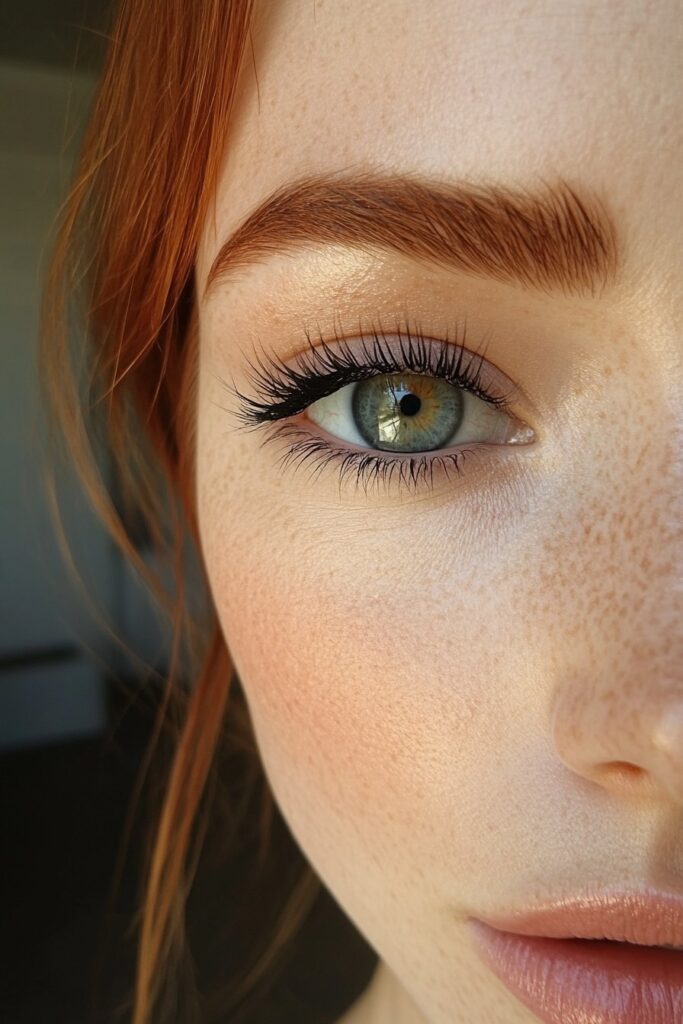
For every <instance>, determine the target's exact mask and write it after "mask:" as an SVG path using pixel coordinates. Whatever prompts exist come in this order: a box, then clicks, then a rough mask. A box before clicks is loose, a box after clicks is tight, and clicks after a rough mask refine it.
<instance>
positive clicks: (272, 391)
mask: <svg viewBox="0 0 683 1024" xmlns="http://www.w3.org/2000/svg"><path fill="white" fill-rule="evenodd" d="M305 334H306V338H307V342H308V348H307V349H305V350H304V351H303V352H300V353H299V354H298V355H297V356H296V357H294V359H293V361H292V363H291V365H288V364H286V363H284V362H283V361H282V360H280V359H279V358H278V357H277V356H275V355H272V354H271V353H268V352H265V351H263V350H262V351H263V359H261V358H260V357H259V356H258V355H257V354H255V362H256V365H254V362H252V361H251V360H250V359H249V358H247V363H248V366H249V367H250V373H249V375H250V377H251V380H252V383H253V384H254V386H255V388H256V389H257V391H259V392H260V393H261V394H262V395H263V396H264V397H267V399H268V400H267V401H259V400H256V401H255V400H254V399H251V398H249V397H248V396H246V395H243V394H241V393H240V392H239V391H237V389H236V388H233V389H232V390H233V392H234V393H235V394H237V396H238V398H239V399H240V401H241V403H242V406H243V408H249V407H251V408H256V407H257V406H260V407H261V409H262V414H261V415H262V418H263V419H271V420H272V419H277V418H282V417H284V416H285V415H296V414H297V413H298V412H301V411H303V409H304V408H306V407H307V404H310V402H308V403H306V405H304V404H301V403H300V408H292V410H291V412H289V413H287V414H285V413H279V414H278V415H275V414H274V413H273V411H272V410H279V409H281V408H283V407H286V406H287V403H288V398H289V396H290V395H291V394H292V393H293V392H294V391H295V390H296V387H297V384H298V386H300V387H306V386H307V383H306V382H307V381H308V380H309V379H311V378H320V377H321V376H322V375H323V374H321V370H323V369H324V368H325V367H326V365H327V366H328V368H329V369H330V370H331V371H332V370H334V369H336V368H337V366H338V364H339V363H340V362H342V363H344V369H345V370H349V363H351V362H355V363H356V364H357V366H358V367H359V373H360V374H362V375H363V376H359V377H358V378H356V379H363V377H367V376H373V375H374V374H376V373H381V372H382V370H383V369H385V372H396V371H397V370H400V369H403V368H407V369H411V370H413V372H425V373H431V374H434V373H435V371H436V373H437V374H438V371H439V369H442V370H444V369H448V368H450V369H453V368H454V366H455V365H457V367H458V368H461V367H462V370H463V373H467V371H468V370H469V369H470V368H471V366H472V364H473V363H474V362H475V360H479V365H481V366H484V367H486V369H487V372H489V374H490V375H491V376H492V377H493V378H498V380H499V382H500V379H501V378H504V386H503V387H500V388H498V389H497V390H498V391H499V392H501V394H503V395H505V396H506V398H507V400H506V401H503V398H502V397H501V398H499V399H498V401H499V402H500V405H501V406H502V407H507V406H509V405H510V404H511V403H512V402H517V401H519V402H521V403H523V404H525V405H526V404H527V403H526V402H524V398H525V397H526V396H525V394H524V392H523V390H522V389H521V388H520V386H519V385H518V384H516V383H515V382H514V381H512V380H511V378H509V377H507V375H506V374H504V373H503V371H501V370H500V369H499V368H498V367H497V366H495V365H494V364H493V363H492V362H491V361H490V360H489V359H488V358H486V355H485V352H486V351H487V350H488V344H487V346H486V347H485V349H484V351H483V352H482V351H478V350H477V349H476V348H470V347H468V346H467V340H468V335H467V320H466V318H464V319H462V320H459V321H456V322H455V328H454V331H453V330H451V329H444V330H443V332H442V336H441V337H439V336H438V335H437V334H434V335H432V334H431V333H430V334H427V333H426V332H423V331H422V329H421V328H420V327H419V325H413V324H411V323H410V321H409V319H408V318H407V317H406V318H404V320H403V321H399V322H397V323H396V324H395V325H394V326H393V328H392V329H391V330H386V329H385V327H384V326H383V325H382V324H381V323H380V324H379V325H376V324H373V325H371V326H370V327H369V328H368V327H366V328H365V329H363V327H362V325H361V324H359V327H358V331H357V333H356V334H355V335H354V336H351V337H349V336H347V335H340V334H339V333H338V332H337V331H336V330H335V332H334V342H336V343H337V344H336V345H335V344H334V342H331V341H329V340H328V339H327V338H325V337H324V335H323V334H322V333H321V332H320V331H319V332H318V334H319V337H318V344H315V343H314V342H313V338H312V333H311V332H310V331H309V330H306V331H305ZM337 349H338V350H339V351H340V352H342V353H343V354H344V357H345V358H344V359H341V358H340V357H339V356H337V354H336V350H337ZM355 349H358V350H359V351H358V353H357V354H354V350H355ZM321 352H322V354H321ZM358 355H360V356H361V358H358V357H357V356H358ZM399 355H400V357H401V358H397V356H399ZM373 357H378V358H374V359H373ZM386 357H389V358H388V359H386ZM392 357H393V358H392ZM407 357H408V358H407ZM413 357H416V358H413ZM383 359H386V363H385V366H382V362H383ZM456 359H457V363H454V360H456ZM401 360H403V362H402V361H401ZM463 360H467V361H466V362H465V363H464V366H463ZM386 364H388V368H387V366H386ZM419 366H422V370H421V371H420V370H419V369H415V367H419ZM366 371H367V372H366ZM442 376H445V374H442ZM352 379H353V377H352V376H351V371H350V370H349V372H348V373H346V379H345V380H344V381H342V382H337V383H336V387H331V388H330V390H329V391H327V392H326V394H331V393H333V392H334V391H335V390H337V388H338V387H341V386H342V385H343V384H345V383H350V382H351V380H352ZM308 386H309V387H311V385H308ZM278 392H279V393H280V398H281V400H280V401H277V394H278ZM484 392H486V389H484ZM474 393H475V394H477V393H478V392H476V391H475V392H474ZM479 394H480V397H483V398H484V400H488V401H490V402H491V404H494V402H492V401H491V399H490V397H488V398H486V397H484V393H483V392H480V393H479ZM322 397H325V395H324V394H323V392H322V391H321V390H320V388H318V393H317V394H316V395H315V396H314V397H311V400H310V401H314V400H315V399H316V398H322ZM238 415H239V414H238ZM256 415H257V414H254V415H249V414H247V415H246V417H245V418H246V419H247V421H249V420H251V421H253V420H254V419H255V416H256Z"/></svg>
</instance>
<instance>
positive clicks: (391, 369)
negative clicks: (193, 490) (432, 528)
mask: <svg viewBox="0 0 683 1024" xmlns="http://www.w3.org/2000/svg"><path fill="white" fill-rule="evenodd" d="M445 333H446V337H442V338H440V339H438V338H432V337H429V336H426V335H424V334H423V333H422V332H421V331H420V330H415V329H413V330H410V329H409V328H408V326H407V325H406V326H403V325H402V324H397V327H396V330H395V332H393V333H391V334H387V333H386V332H385V331H384V330H382V329H381V327H380V328H374V327H372V328H371V329H370V331H368V332H367V333H361V334H359V335H358V336H357V337H356V338H355V339H352V340H349V339H347V338H345V337H339V336H338V335H337V334H336V333H335V336H334V337H335V343H333V344H330V343H329V342H328V341H327V339H325V338H324V337H323V336H322V335H320V337H319V340H318V343H317V344H314V342H313V340H312V339H311V337H310V336H309V335H308V334H306V340H307V342H308V348H307V349H305V350H304V351H303V352H302V353H301V354H300V355H299V356H298V357H297V359H296V361H295V362H294V363H292V364H285V363H282V362H281V361H280V360H279V359H277V358H276V357H274V356H273V355H272V354H268V353H262V355H261V356H260V357H258V358H257V360H256V362H251V361H250V360H247V365H248V370H249V373H248V375H249V377H250V380H251V382H252V385H253V387H254V389H255V391H256V393H257V397H251V396H249V395H244V394H242V393H241V392H240V391H239V390H238V389H237V388H235V387H234V385H233V387H232V388H230V387H229V385H227V384H226V383H225V381H221V383H222V384H223V385H224V386H225V387H226V388H227V389H228V391H230V392H231V394H233V395H234V396H235V397H236V398H237V400H238V403H239V405H238V409H237V412H236V416H237V419H238V421H239V422H240V423H241V425H242V427H243V428H244V429H247V430H251V429H256V430H261V429H264V430H265V431H266V434H265V436H264V439H263V443H264V444H270V443H274V442H280V441H285V442H287V446H286V448H285V451H284V453H283V455H282V457H281V460H280V466H281V468H282V469H283V470H284V469H286V468H289V467H293V469H294V470H295V471H296V470H298V469H299V468H300V467H302V466H305V467H307V468H309V469H311V477H313V476H317V474H319V473H321V472H323V471H325V470H327V469H328V468H332V467H336V468H337V469H338V477H339V482H340V486H341V484H342V482H344V481H346V480H347V479H354V478H355V480H356V482H357V483H360V484H362V485H363V487H364V488H365V489H366V490H367V487H368V485H369V484H377V483H382V484H384V485H385V486H386V488H387V489H388V488H389V487H390V486H392V485H393V484H394V482H396V483H397V485H398V486H399V488H400V487H401V486H402V485H405V486H406V487H408V489H409V490H417V489H418V488H419V487H421V486H426V487H429V488H431V487H434V486H435V479H436V478H438V476H439V475H440V474H441V475H443V476H444V477H445V478H446V479H450V476H449V473H450V470H451V469H452V470H455V472H456V473H457V474H460V473H462V472H463V469H462V463H463V462H464V461H465V456H467V455H473V454H480V455H482V457H484V456H485V455H486V453H487V452H488V451H490V447H491V446H501V445H508V444H510V445H523V444H524V445H526V444H530V443H532V442H533V441H534V440H535V436H536V435H535V432H534V430H533V429H532V428H531V427H530V426H528V425H527V424H526V423H523V422H522V421H521V420H520V419H518V418H517V417H516V416H515V415H514V414H513V413H512V411H511V409H512V406H513V405H514V404H515V403H516V401H520V402H521V394H522V392H521V390H520V389H519V388H518V387H517V385H515V384H514V383H513V382H512V381H511V380H510V378H508V377H506V376H505V374H503V373H502V372H501V371H500V370H498V369H497V368H496V367H495V366H494V365H493V364H491V363H490V362H487V361H486V360H485V359H484V356H483V354H478V353H476V352H474V351H473V350H472V349H470V348H468V347H467V345H466V344H465V338H466V327H465V324H464V322H463V324H462V325H458V324H456V327H455V332H454V336H449V332H445ZM463 445H465V446H467V445H471V446H472V447H463ZM350 446H352V447H350Z"/></svg>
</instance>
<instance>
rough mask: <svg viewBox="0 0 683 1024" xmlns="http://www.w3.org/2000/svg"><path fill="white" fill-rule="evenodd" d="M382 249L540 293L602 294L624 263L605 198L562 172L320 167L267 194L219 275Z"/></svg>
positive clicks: (224, 253) (218, 266) (218, 267)
mask: <svg viewBox="0 0 683 1024" xmlns="http://www.w3.org/2000/svg"><path fill="white" fill-rule="evenodd" d="M320 243H323V244H329V245H346V246H351V247H356V248H361V249H365V250H374V249H380V250H385V251H393V252H398V253H399V254H401V255H403V256H408V257H412V258H416V259H418V260H423V261H426V262H431V263H436V264H438V265H441V266H445V267H447V268H449V269H451V270H458V271H461V272H464V273H466V274H473V275H475V276H479V277H489V278H493V279H494V280H497V281H504V282H516V283H520V284H522V285H524V286H527V287H531V288H537V289H540V290H542V291H552V290H554V289H560V291H562V292H564V293H565V294H567V295H575V296H581V295H585V294H587V293H590V294H591V295H592V296H595V295H596V294H598V293H601V292H602V291H603V290H604V289H605V288H606V287H607V286H609V285H610V284H613V283H614V282H615V280H616V277H617V270H618V267H619V265H620V253H619V246H618V242H617V232H616V228H615V223H614V220H613V219H612V217H611V215H610V213H609V211H608V209H607V207H606V205H605V203H604V201H602V200H601V199H600V198H599V197H598V195H597V194H596V193H595V192H593V191H592V190H590V189H587V188H585V187H580V186H574V185H572V184H570V183H569V182H568V181H566V180H565V179H563V178H559V179H557V181H555V182H552V183H550V182H547V181H545V180H544V179H541V184H540V185H539V186H538V187H536V188H534V189H532V188H529V187H526V188H522V187H510V186H506V185H500V184H495V183H494V184H479V183H469V182H447V183H443V182H438V181H430V180H427V179H425V178H421V177H417V176H414V175H397V174H391V175H385V174H378V173H372V172H366V173H354V174H329V175H315V176H306V177H302V178H299V179H298V180H296V181H292V182H289V183H287V184H285V185H283V186H281V187H280V188H278V189H277V190H276V191H274V192H273V193H272V194H271V195H270V196H268V197H267V198H266V199H265V200H264V201H263V202H262V203H261V204H260V205H259V206H258V207H257V208H256V209H255V210H254V211H253V212H252V213H250V214H249V215H248V216H247V218H246V219H245V220H244V221H243V222H242V224H241V225H240V226H239V227H238V228H237V229H236V230H235V231H234V232H233V233H232V234H231V235H230V237H229V238H228V239H227V241H226V242H224V244H223V245H222V246H221V248H220V250H219V252H218V254H217V256H216V257H215V259H214V261H213V263H212V265H211V269H210V270H209V273H208V276H207V280H206V285H205V291H204V294H205V295H206V294H207V293H208V292H209V290H210V289H211V288H212V287H213V285H214V284H215V283H216V282H217V281H218V279H219V278H223V277H225V276H226V275H228V274H230V273H231V272H232V271H234V270H236V269H238V268H244V267H247V266H248V265H250V264H252V263H257V262H261V261H263V260H264V259H267V258H268V257H270V256H273V255H278V254H280V253H281V252H285V251H291V250H292V249H296V248H297V247H299V246H304V245H307V244H308V245H311V244H320Z"/></svg>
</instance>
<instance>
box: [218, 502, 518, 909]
mask: <svg viewBox="0 0 683 1024" xmlns="http://www.w3.org/2000/svg"><path fill="white" fill-rule="evenodd" d="M208 491H209V489H208V488H207V493H208ZM235 494H236V492H235V491H232V494H231V496H230V498H229V499H228V498H227V496H226V499H225V500H222V499H221V498H220V497H218V498H216V496H215V492H214V496H213V497H212V498H211V499H210V500H209V499H207V500H206V502H205V505H204V512H203V514H202V517H201V522H202V547H203V552H204V557H205V561H206V565H207V571H208V574H209V580H210V584H211V589H212V594H213V599H214V602H215V605H216V609H217V612H218V615H219V618H220V622H221V625H222V628H223V632H224V635H225V638H226V642H227V645H228V648H229V650H230V651H231V654H232V657H233V660H234V663H235V667H236V669H237V672H238V674H239V676H240V680H241V682H242V685H243V688H244V691H245V695H246V698H247V701H248V704H249V708H250V712H251V717H252V721H253V724H254V729H255V732H256V736H257V741H258V745H259V750H260V752H261V757H262V760H263V764H264V768H265V770H266V773H267V775H268V777H269V781H270V784H271V788H272V789H273V792H274V794H275V796H276V799H277V800H278V804H279V806H280V809H281V810H282V813H283V815H284V817H285V818H286V819H287V821H288V824H289V826H290V828H291V830H292V832H293V834H294V835H295V836H296V838H297V839H298V841H299V842H300V844H301V846H302V848H303V849H304V850H305V852H306V854H307V856H308V857H309V859H310V860H311V862H312V863H313V864H314V866H315V867H316V868H317V870H318V871H319V872H320V874H321V875H322V876H323V877H324V878H325V879H326V880H327V881H328V882H329V884H330V886H331V888H332V890H333V891H334V889H335V887H336V884H337V883H339V884H340V885H341V886H342V887H343V891H344V902H345V903H346V904H347V905H349V903H350V904H351V905H353V899H352V898H349V894H348V887H349V886H354V885H356V884H359V883H358V880H357V879H347V877H346V871H347V868H346V865H347V864H352V863H356V864H358V863H359V862H360V863H363V864H364V865H365V866H366V868H367V872H366V877H367V878H370V877H372V876H373V873H374V872H376V874H377V881H378V882H383V883H384V884H386V881H387V878H388V877H391V876H392V875H394V874H395V876H396V878H399V877H400V878H402V879H403V882H402V885H401V889H402V890H405V884H406V882H405V880H406V878H407V877H414V878H415V880H416V885H419V888H418V889H416V890H415V891H416V892H419V893H420V897H421V898H422V899H424V898H428V897H429V891H430V888H429V887H430V886H433V887H434V897H435V899H436V894H437V893H438V892H439V891H440V894H441V898H443V893H444V888H443V887H444V885H446V886H452V884H453V862H454V858H457V862H458V863H460V864H464V865H471V868H470V869H468V868H465V870H464V871H463V872H462V873H461V875H460V881H461V883H462V884H463V885H464V886H465V888H466V887H467V871H468V870H471V871H472V884H473V885H474V884H475V882H476V879H477V878H478V877H480V873H481V870H482V866H483V858H485V857H486V853H485V851H486V849H487V848H488V846H489V845H490V844H489V843H488V842H485V843H483V842H482V835H484V836H487V833H486V832H485V831H483V830H484V829H485V825H484V823H483V820H486V819H487V818H488V820H491V818H492V817H495V813H496V812H495V811H493V812H492V813H490V814H488V815H486V814H485V815H484V819H482V814H481V810H482V805H483V802H484V801H485V799H486V794H487V793H488V794H490V793H491V792H495V787H496V779H497V780H498V782H499V783H500V781H501V778H505V779H506V781H507V783H509V780H510V772H512V771H514V768H513V767H512V766H511V767H510V772H508V771H507V770H506V768H505V767H504V766H503V767H501V756H500V754H499V753H497V752H498V751H500V750H501V749H504V748H505V746H506V740H505V729H506V728H507V730H508V740H507V746H508V747H509V723H510V715H509V713H506V711H505V710H503V705H504V699H505V695H506V692H508V695H509V690H508V691H506V687H505V686H504V685H501V681H502V680H503V679H505V678H506V677H507V678H510V677H511V678H518V679H519V678H524V677H525V675H526V672H528V670H529V653H528V647H527V650H526V654H525V661H524V664H517V665H516V666H515V665H514V664H513V662H512V660H511V659H512V658H513V654H512V653H511V652H512V650H513V648H514V649H516V648H517V646H518V640H519V600H520V595H519V591H518V588H517V587H516V586H513V585H512V583H511V582H510V580H511V579H512V578H516V579H517V580H519V573H510V572H509V571H507V570H508V569H509V563H505V558H504V556H501V553H500V552H499V556H500V557H501V562H502V563H505V568H503V567H502V565H501V564H500V563H499V564H498V565H497V566H496V567H494V566H493V565H492V564H491V563H490V562H489V563H488V564H485V565H484V567H483V568H482V565H481V560H480V558H479V557H478V556H473V557H471V558H468V557H467V556H466V554H464V552H465V551H467V548H466V547H464V548H462V549H461V548H459V547H458V545H453V550H454V553H453V554H451V555H450V556H449V558H450V560H449V562H448V564H445V563H444V558H445V549H444V545H443V544H441V543H432V544H430V543H428V542H427V543H425V541H424V537H425V533H426V531H425V528H424V520H423V519H422V518H421V516H420V515H419V514H418V515H416V516H415V517H414V519H413V520H412V521H411V522H410V524H408V525H406V526H404V527H403V528H402V529H401V528H399V527H396V526H395V528H394V529H393V530H391V531H389V530H377V529H374V528H373V527H372V525H371V524H372V513H371V512H370V511H369V512H368V513H367V523H368V526H369V528H364V529H349V527H348V526H347V525H346V526H345V525H344V521H343V520H338V521H337V526H336V529H335V528H331V527H330V526H329V524H328V525H324V524H322V523H320V522H316V520H315V519H312V520H309V521H306V518H305V515H304V514H302V512H301V510H300V509H299V510H298V511H296V510H293V511H292V512H291V514H290V515H288V513H287V511H286V509H285V510H283V507H282V506H281V505H280V506H277V511H276V503H275V502H274V501H273V497H272V495H271V497H270V499H269V500H268V499H266V500H265V501H264V502H263V503H262V504H261V505H259V506H258V507H259V514H258V516H253V515H251V516H250V515H248V514H246V509H244V510H240V508H239V507H238V505H236V504H235ZM242 512H244V514H242ZM438 515H439V517H440V525H437V523H436V522H435V523H434V528H433V531H431V532H432V536H437V537H438V536H443V531H444V529H448V523H449V520H451V521H452V519H453V514H452V509H451V507H450V506H449V507H448V508H444V509H442V510H441V511H440V512H439V513H438ZM406 522H407V521H406ZM527 607H528V606H527ZM516 656H517V658H521V655H520V654H517V655H516ZM518 762H519V759H518V758H517V763H518ZM507 802H508V807H511V806H512V804H513V803H514V798H512V800H511V799H510V797H509V795H508V798H507ZM521 810H522V811H523V808H521ZM355 874H356V875H357V874H358V872H357V870H356V872H355ZM366 884H369V883H367V882H366ZM373 892H375V893H377V892H378V890H377V889H373ZM375 907H376V908H377V907H378V903H377V899H376V900H375Z"/></svg>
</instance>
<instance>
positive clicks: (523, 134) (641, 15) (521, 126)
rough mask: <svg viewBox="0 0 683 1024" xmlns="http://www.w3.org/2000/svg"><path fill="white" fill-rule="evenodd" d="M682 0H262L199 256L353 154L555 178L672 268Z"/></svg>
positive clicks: (435, 170)
mask: <svg viewBox="0 0 683 1024" xmlns="http://www.w3.org/2000/svg"><path fill="white" fill-rule="evenodd" d="M676 6H677V5H676V4H675V3H673V2H671V3H669V2H662V3H658V4H654V5H649V4H643V3H642V2H641V3H630V2H624V0H608V2H599V0H589V2H583V3H579V2H571V0H554V2H548V0H532V2H527V3H522V2H515V0H512V2H510V0H500V2H499V0H487V2H486V3H482V4H473V3H470V2H467V3H465V2H459V0H430V2H429V3H422V2H420V3H417V2H415V0H375V2H374V3H372V4H368V3H367V0H343V2H341V0H271V2H265V0H262V2H260V3H257V8H256V12H255V15H256V16H255V22H254V28H253V33H252V42H253V48H250V50H249V52H248V53H247V57H246V60H245V65H244V69H243V74H242V77H241V83H240V90H239V98H238V103H237V106H236V110H235V116H234V118H233V121H232V123H231V128H230V133H229V138H228V145H227V147H226V153H225V159H224V162H223V167H222V172H221V176H220V178H219V184H218V189H217V194H216V201H217V202H216V217H215V218H210V222H211V223H210V224H208V223H207V229H206V231H205V234H204V238H203V243H202V247H201V250H200V261H199V262H200V267H201V265H202V264H205V265H206V266H208V264H209V263H210V261H211V258H212V256H213V255H215V252H216V249H217V248H218V247H219V245H220V242H221V240H222V239H223V238H225V236H226V235H227V234H228V233H229V232H230V231H231V230H232V229H233V228H234V227H235V226H236V225H237V224H238V223H239V222H240V221H241V220H242V219H243V218H244V217H245V216H246V215H247V214H248V213H249V212H250V211H251V210H253V209H254V208H255V207H256V206H257V205H258V204H259V203H260V202H261V201H262V200H263V199H264V198H265V197H266V196H267V195H269V193H271V192H272V191H273V190H274V189H275V188H277V187H279V186H280V185H282V184H283V183H285V182H287V181H289V180H291V179H293V178H296V177H297V176H299V175H301V174H310V173H317V172H321V173H324V172H328V171H338V170H340V169H347V170H351V169H354V168H375V169H381V170H389V171H409V172H413V171H414V172H417V173H423V174H426V175H428V176H430V177H432V178H434V177H436V178H442V179H444V180H462V179H465V180H472V181H479V180H482V179H486V180H489V181H501V182H506V183H517V184H519V185H522V186H523V185H524V184H526V183H529V182H530V180H531V179H535V180H538V178H539V176H540V177H546V178H549V179H552V178H553V177H554V176H555V175H557V174H560V175H562V176H563V177H565V178H568V179H569V180H576V181H582V182H585V183H586V184H588V185H589V186H590V187H592V188H594V189H595V190H596V191H597V192H598V193H599V194H602V195H605V196H606V197H607V198H608V200H609V204H610V207H611V210H612V212H613V214H614V216H615V219H616V220H617V222H618V223H619V224H620V226H621V229H622V232H625V234H626V236H627V241H629V237H628V236H630V235H633V236H635V238H636V240H637V244H638V247H639V249H640V252H641V256H640V262H641V263H642V264H644V265H645V266H649V267H652V268H653V273H654V271H655V268H661V264H662V262H663V261H664V262H665V263H667V264H669V265H670V268H671V267H675V266H677V258H676V253H677V252H678V251H679V247H680V242H681V230H682V225H681V204H680V202H678V203H677V204H675V208H674V209H673V210H672V209H671V208H670V207H671V205H672V200H673V198H674V197H675V196H676V195H677V193H678V172H677V168H678V167H679V166H680V160H681V157H682V156H683V130H682V128H681V121H682V119H681V116H680V115H681V101H680V99H679V96H680V92H681V90H680V59H679V54H680V46H681V42H682V41H683V40H682V39H681V36H682V32H681V22H682V21H683V19H682V18H681V15H680V12H679V11H677V10H676ZM252 49H253V52H252ZM648 253H649V255H648ZM649 256H651V259H650V258H649Z"/></svg>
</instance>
